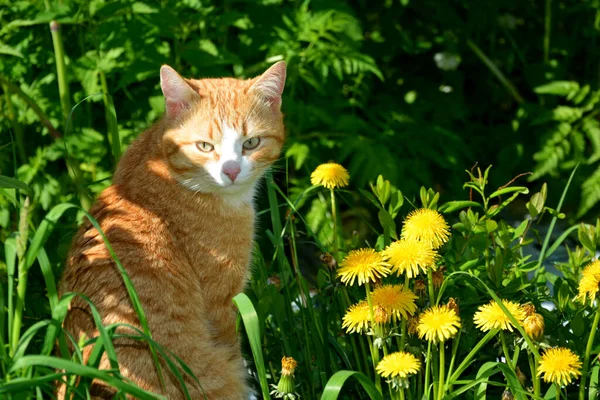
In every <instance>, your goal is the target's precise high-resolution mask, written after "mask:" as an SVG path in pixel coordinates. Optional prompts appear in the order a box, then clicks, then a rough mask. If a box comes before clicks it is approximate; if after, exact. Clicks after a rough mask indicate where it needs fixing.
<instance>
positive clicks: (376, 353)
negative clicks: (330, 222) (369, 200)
mask: <svg viewBox="0 0 600 400" xmlns="http://www.w3.org/2000/svg"><path fill="white" fill-rule="evenodd" d="M332 193H333V191H332ZM365 290H366V292H367V303H368V304H369V319H370V321H371V329H372V330H373V332H375V318H374V314H373V300H372V299H371V285H370V284H369V282H368V281H367V282H365ZM371 348H372V349H373V351H372V356H373V369H374V370H375V386H376V387H377V389H378V390H379V393H381V378H380V377H379V374H378V373H377V364H379V349H378V348H377V346H375V344H374V343H372V345H371Z"/></svg>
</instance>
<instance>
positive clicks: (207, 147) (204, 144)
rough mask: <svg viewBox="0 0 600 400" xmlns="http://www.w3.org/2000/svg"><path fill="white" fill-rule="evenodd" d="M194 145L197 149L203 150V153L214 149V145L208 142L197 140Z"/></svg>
mask: <svg viewBox="0 0 600 400" xmlns="http://www.w3.org/2000/svg"><path fill="white" fill-rule="evenodd" d="M196 147H198V150H200V151H203V152H205V153H209V152H211V151H213V150H214V149H215V146H213V145H212V144H210V143H208V142H198V143H196Z"/></svg>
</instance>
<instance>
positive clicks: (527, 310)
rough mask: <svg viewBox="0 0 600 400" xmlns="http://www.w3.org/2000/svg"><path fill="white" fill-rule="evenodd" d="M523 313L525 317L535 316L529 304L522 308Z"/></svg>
mask: <svg viewBox="0 0 600 400" xmlns="http://www.w3.org/2000/svg"><path fill="white" fill-rule="evenodd" d="M523 311H525V316H526V317H529V316H531V315H533V314H535V306H534V305H533V304H531V303H528V304H525V305H524V306H523Z"/></svg>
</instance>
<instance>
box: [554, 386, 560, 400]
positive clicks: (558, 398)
mask: <svg viewBox="0 0 600 400" xmlns="http://www.w3.org/2000/svg"><path fill="white" fill-rule="evenodd" d="M554 386H555V387H556V397H555V398H554V400H560V385H559V384H558V383H555V384H554Z"/></svg>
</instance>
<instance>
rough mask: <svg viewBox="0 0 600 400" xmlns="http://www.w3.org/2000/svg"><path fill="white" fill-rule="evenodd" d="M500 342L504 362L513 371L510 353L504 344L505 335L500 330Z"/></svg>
mask: <svg viewBox="0 0 600 400" xmlns="http://www.w3.org/2000/svg"><path fill="white" fill-rule="evenodd" d="M500 343H502V352H503V353H504V358H505V361H506V364H507V365H508V367H509V368H510V369H511V371H513V372H515V367H514V366H513V363H512V359H511V358H510V353H509V352H508V345H507V344H506V337H505V336H504V332H500ZM515 375H516V373H515Z"/></svg>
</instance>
